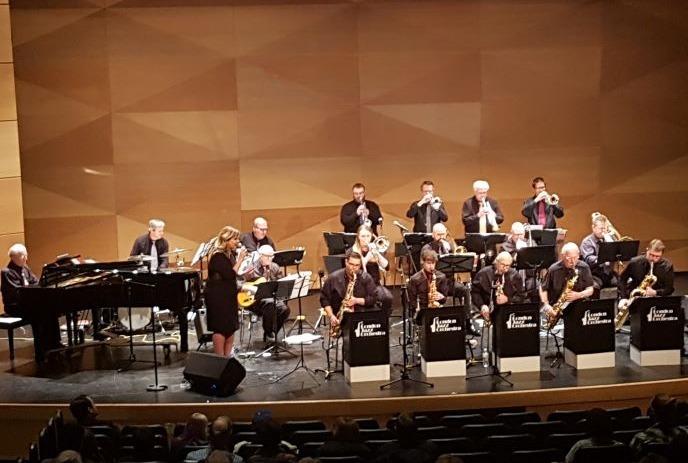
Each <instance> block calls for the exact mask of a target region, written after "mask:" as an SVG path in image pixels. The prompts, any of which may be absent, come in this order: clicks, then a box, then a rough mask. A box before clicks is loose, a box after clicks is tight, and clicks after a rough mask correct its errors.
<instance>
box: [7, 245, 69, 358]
mask: <svg viewBox="0 0 688 463" xmlns="http://www.w3.org/2000/svg"><path fill="white" fill-rule="evenodd" d="M7 254H8V255H9V257H10V261H9V263H8V264H7V267H5V268H3V269H2V279H1V280H0V291H1V292H2V303H3V305H4V306H5V313H6V314H7V315H10V316H12V317H23V316H24V315H25V314H24V311H23V310H22V307H21V305H20V304H19V298H18V294H17V293H18V291H17V289H18V288H20V287H23V286H29V285H35V284H37V283H38V278H36V275H34V274H33V272H32V271H31V269H30V268H29V266H28V265H26V260H27V258H28V252H27V251H26V247H25V246H24V245H23V244H19V243H17V244H13V245H12V246H11V247H10V249H9V252H8V253H7ZM31 328H32V330H33V335H34V343H35V344H36V346H37V347H38V346H39V345H40V349H37V350H36V351H37V352H43V351H45V350H50V349H54V348H56V347H62V345H61V344H60V326H59V323H58V320H57V318H55V317H46V320H42V321H39V320H31Z"/></svg>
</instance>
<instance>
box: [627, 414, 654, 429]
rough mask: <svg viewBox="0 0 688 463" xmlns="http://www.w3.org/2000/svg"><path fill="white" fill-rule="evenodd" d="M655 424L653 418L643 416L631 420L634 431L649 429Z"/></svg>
mask: <svg viewBox="0 0 688 463" xmlns="http://www.w3.org/2000/svg"><path fill="white" fill-rule="evenodd" d="M653 424H655V419H654V418H653V417H651V416H647V415H643V416H636V417H635V418H633V420H631V425H630V426H631V427H632V428H634V429H647V428H649V427H650V426H652V425H653Z"/></svg>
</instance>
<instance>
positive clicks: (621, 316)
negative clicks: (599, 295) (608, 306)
mask: <svg viewBox="0 0 688 463" xmlns="http://www.w3.org/2000/svg"><path fill="white" fill-rule="evenodd" d="M654 269H655V263H654V262H650V272H649V273H648V274H647V275H645V278H643V281H641V282H640V284H639V285H638V287H637V288H635V289H634V290H633V291H631V295H630V297H629V298H628V299H626V303H625V304H619V311H618V312H617V313H616V317H614V328H615V329H616V331H619V330H621V327H622V326H623V325H624V323H626V319H627V318H628V315H629V309H630V308H631V304H633V301H635V300H636V299H637V298H639V297H645V293H646V292H647V290H648V289H649V288H652V285H654V284H655V283H657V277H656V276H655V274H654Z"/></svg>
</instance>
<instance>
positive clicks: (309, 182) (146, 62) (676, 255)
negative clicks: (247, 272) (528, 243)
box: [0, 0, 688, 270]
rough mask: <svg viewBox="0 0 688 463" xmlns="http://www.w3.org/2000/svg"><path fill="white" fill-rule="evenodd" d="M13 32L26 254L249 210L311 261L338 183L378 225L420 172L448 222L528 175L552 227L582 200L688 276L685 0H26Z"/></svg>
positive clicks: (521, 192) (204, 231) (107, 253)
mask: <svg viewBox="0 0 688 463" xmlns="http://www.w3.org/2000/svg"><path fill="white" fill-rule="evenodd" d="M12 32H13V40H14V57H15V73H16V86H17V101H18V109H19V122H20V146H21V160H22V169H23V176H22V177H21V182H22V186H23V193H24V219H25V226H26V235H27V241H28V245H29V247H30V251H31V256H32V261H33V266H34V267H39V266H40V265H41V264H42V263H44V262H47V261H49V260H51V259H52V258H53V257H54V256H55V255H56V254H58V253H62V252H73V253H81V254H82V255H84V256H89V257H95V258H97V259H101V260H105V259H115V258H118V257H124V256H126V255H127V253H128V251H129V248H130V246H131V243H132V241H133V239H134V238H135V236H137V235H138V234H140V233H143V232H144V231H145V229H146V223H147V220H148V219H149V218H150V217H161V218H163V219H165V220H166V221H167V223H168V228H167V231H168V235H167V236H168V238H169V240H170V242H171V246H172V247H175V246H180V247H190V246H195V245H196V243H198V242H199V241H200V240H203V239H207V238H208V237H210V236H211V235H213V234H214V233H215V232H216V231H217V230H218V229H219V228H220V227H221V226H223V225H225V224H232V225H235V226H239V227H241V228H242V229H244V230H247V229H249V228H250V223H251V220H252V219H253V217H255V216H256V215H264V216H266V217H267V218H268V220H269V223H270V233H271V234H272V236H273V237H274V238H275V240H276V242H277V243H278V246H279V247H281V248H286V247H291V246H295V245H305V246H307V250H308V254H307V265H306V266H305V268H309V269H313V270H317V269H318V268H321V267H322V261H321V258H320V256H321V255H323V254H324V253H325V251H326V248H325V245H324V243H323V240H322V232H323V231H329V230H338V229H340V226H339V219H338V213H339V207H340V205H341V204H342V203H344V202H346V201H347V200H349V199H350V187H351V185H352V184H353V183H354V182H356V181H362V182H364V183H365V184H366V185H367V187H368V194H369V197H370V198H371V199H374V200H376V201H378V202H379V203H380V205H381V206H382V210H383V213H384V215H385V218H386V223H387V225H386V227H385V232H386V234H388V235H390V236H391V237H392V239H393V240H396V239H397V237H398V233H397V231H396V229H395V228H394V227H392V226H391V222H392V220H394V219H399V220H402V221H405V220H406V219H405V218H404V213H405V211H406V208H407V207H408V204H409V203H410V202H411V201H413V200H415V199H416V198H417V196H418V188H419V184H420V182H421V181H422V180H424V179H426V178H427V179H433V180H434V181H435V183H436V185H437V189H438V193H439V195H440V196H442V198H444V200H445V202H446V203H447V205H448V208H449V213H450V221H449V227H450V229H451V230H452V232H453V234H454V235H455V236H461V235H462V234H463V229H462V227H461V226H460V220H459V219H460V218H459V207H460V204H461V202H462V201H463V200H464V199H465V198H466V197H468V196H470V195H471V183H472V181H473V180H475V179H477V178H485V179H487V180H488V181H489V182H490V183H491V184H492V191H491V193H492V195H493V196H495V197H496V198H498V199H499V200H500V202H501V204H502V206H503V209H504V210H505V213H506V222H507V227H508V224H509V223H511V222H513V221H515V220H522V218H521V216H520V213H519V211H520V206H521V203H522V201H523V199H524V198H525V197H527V196H529V195H530V194H531V189H530V181H531V179H532V177H534V176H536V175H542V176H544V177H545V178H546V179H547V182H548V184H549V186H550V189H551V190H552V191H553V192H556V193H558V194H559V195H560V196H561V198H562V199H561V202H562V204H563V206H564V207H565V208H566V217H565V218H564V219H563V220H562V221H561V222H560V224H561V226H563V227H565V228H567V229H569V237H570V238H571V239H573V240H575V241H580V239H581V238H582V237H583V236H584V235H585V234H586V233H588V231H589V229H590V220H589V218H590V214H591V212H593V211H598V210H599V211H602V212H603V213H606V214H607V215H608V216H609V217H610V218H611V220H612V221H613V223H614V224H615V226H616V227H617V228H618V229H619V230H620V231H621V232H622V233H624V234H627V235H632V236H634V237H636V238H638V239H641V240H642V241H643V242H646V241H647V240H649V239H651V238H653V237H661V238H663V239H664V240H665V241H666V242H667V244H668V246H669V252H668V254H669V255H670V257H671V258H672V259H673V260H674V261H675V263H676V264H677V267H678V268H680V269H684V270H685V269H688V222H687V221H686V220H685V217H686V216H688V187H687V186H686V182H685V177H686V172H687V171H688V156H687V153H686V150H687V148H688V130H686V129H687V126H688V112H686V108H688V77H687V76H688V59H687V58H688V49H687V48H686V47H685V43H686V42H687V41H688V12H687V9H686V6H685V5H684V4H683V3H682V2H664V1H646V2H633V1H615V2H602V1H598V2H595V1H593V2H590V1H583V0H574V1H572V0H532V1H528V0H526V1H518V2H512V1H497V0H468V1H461V2H457V1H431V0H422V1H421V0H418V1H387V2H381V1H365V0H357V1H323V2H311V1H306V0H303V1H287V0H282V1H267V0H263V1H261V0H254V1H250V2H248V1H236V0H233V1H229V0H226V1H223V0H201V1H196V2H179V1H172V0H170V1H165V0H163V1H161V0H119V1H118V0H108V1H105V2H103V1H96V0H69V1H68V0H52V1H47V0H43V1H40V0H32V1H28V0H27V1H22V2H16V3H15V4H13V9H12ZM3 50H4V54H5V55H7V54H8V53H10V50H9V48H7V47H5V49H3ZM3 66H5V65H3ZM4 69H5V71H3V74H2V76H4V77H3V79H5V80H3V82H4V81H8V80H10V79H11V75H9V76H8V75H7V74H8V72H7V69H9V68H7V67H6V68H4ZM10 74H11V73H10ZM3 88H4V87H3ZM1 101H3V103H2V104H3V105H5V102H4V100H1ZM3 108H4V106H3ZM12 111H13V110H12ZM10 116H11V117H10V119H13V113H11V114H10ZM11 124H12V122H10V125H11ZM0 139H3V140H4V138H0ZM15 166H16V164H15ZM3 182H5V183H7V184H8V185H12V187H13V188H14V187H16V184H17V183H18V182H19V177H18V170H15V171H13V173H12V175H11V176H10V178H9V179H5V180H3ZM3 188H4V187H3ZM12 191H15V190H12ZM13 194H14V197H15V198H17V197H18V193H13ZM13 204H14V203H13ZM15 221H16V220H15ZM19 222H20V221H19ZM3 230H4V229H3ZM9 230H11V231H13V232H18V231H20V230H21V228H20V226H19V223H17V224H16V225H14V224H13V225H12V227H10V229H9Z"/></svg>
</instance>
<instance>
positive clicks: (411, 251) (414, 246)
mask: <svg viewBox="0 0 688 463" xmlns="http://www.w3.org/2000/svg"><path fill="white" fill-rule="evenodd" d="M402 237H403V243H404V247H405V248H406V255H407V256H409V258H410V259H411V268H412V269H413V272H412V273H414V274H415V273H416V272H417V271H418V270H419V267H420V250H421V249H422V248H423V246H425V245H426V244H428V243H431V242H432V234H430V233H403V234H402ZM416 259H418V261H416Z"/></svg>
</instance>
